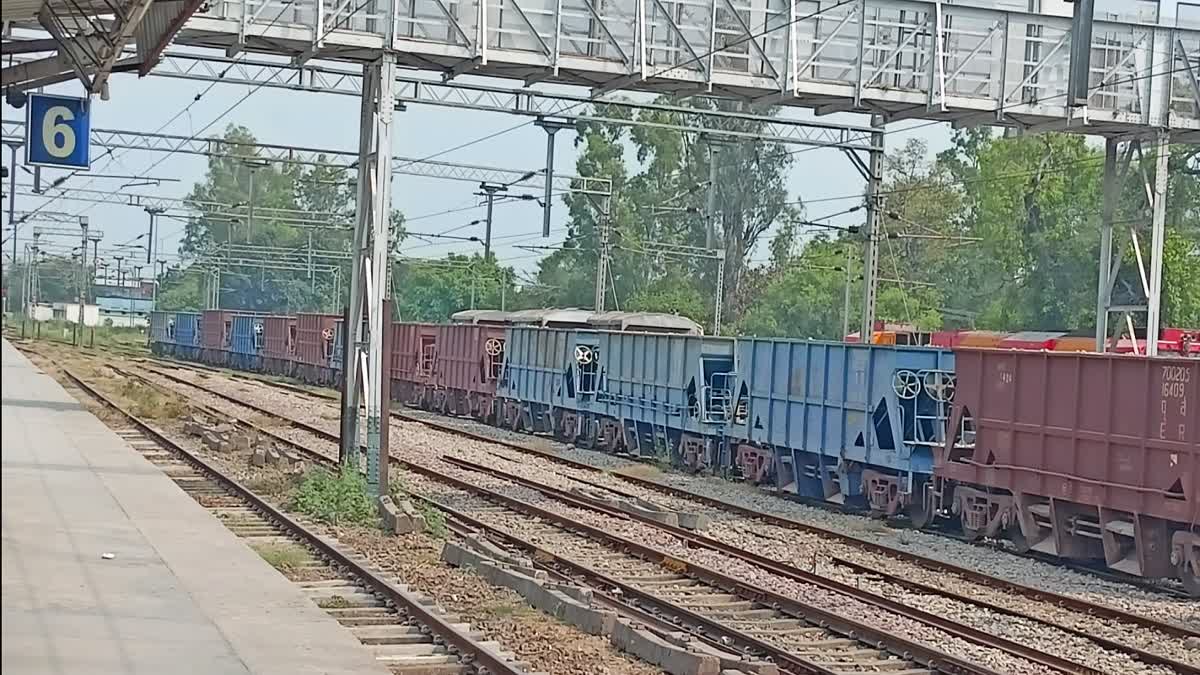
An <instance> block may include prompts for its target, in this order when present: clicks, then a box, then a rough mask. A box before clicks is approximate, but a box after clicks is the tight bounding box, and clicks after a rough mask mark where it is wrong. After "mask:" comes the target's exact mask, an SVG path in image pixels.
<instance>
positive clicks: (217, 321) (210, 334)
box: [200, 309, 233, 349]
mask: <svg viewBox="0 0 1200 675" xmlns="http://www.w3.org/2000/svg"><path fill="white" fill-rule="evenodd" d="M232 321H233V312H227V311H225V310H221V309H206V310H204V311H203V312H201V313H200V346H201V347H202V348H204V349H227V348H228V347H229V332H230V328H231V325H230V324H231V323H232Z"/></svg>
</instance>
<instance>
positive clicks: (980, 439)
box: [928, 350, 1200, 594]
mask: <svg viewBox="0 0 1200 675" xmlns="http://www.w3.org/2000/svg"><path fill="white" fill-rule="evenodd" d="M955 358H956V371H957V375H958V382H957V392H956V394H955V397H954V408H953V413H952V416H951V420H950V425H949V428H951V429H959V430H960V431H958V432H957V433H955V434H951V435H949V436H948V437H947V439H946V442H945V444H944V445H943V446H942V447H941V448H940V449H939V452H938V454H937V457H936V467H935V472H936V475H937V479H936V480H935V482H934V484H932V485H931V486H930V490H929V494H928V498H929V499H930V501H931V503H932V506H933V507H934V508H937V509H939V510H944V511H950V512H953V513H956V514H959V518H960V520H961V522H962V526H963V531H964V532H966V533H967V534H968V535H971V536H980V535H993V536H994V535H1007V536H1008V537H1009V538H1011V539H1012V540H1013V541H1014V542H1015V543H1016V544H1017V545H1018V546H1019V547H1021V548H1028V549H1033V550H1037V551H1042V552H1045V553H1048V554H1051V555H1054V556H1058V557H1062V558H1070V559H1102V560H1104V561H1105V563H1106V564H1107V565H1108V566H1109V567H1110V568H1112V569H1115V570H1119V571H1122V572H1127V573H1131V574H1137V575H1141V576H1147V577H1167V576H1178V577H1179V578H1181V579H1182V580H1183V581H1184V583H1185V585H1186V586H1187V587H1188V589H1189V591H1190V592H1191V593H1193V594H1200V581H1198V579H1200V361H1198V360H1195V359H1185V358H1170V357H1166V358H1144V357H1143V358H1137V357H1128V356H1114V355H1099V354H1065V353H1045V352H1043V353H1035V352H1022V351H1002V350H960V351H957V352H956V354H955ZM959 422H962V423H963V424H962V425H961V426H959ZM968 435H969V436H970V437H971V438H970V439H964V438H963V437H964V436H968ZM964 440H972V441H973V443H964V442H962V441H964Z"/></svg>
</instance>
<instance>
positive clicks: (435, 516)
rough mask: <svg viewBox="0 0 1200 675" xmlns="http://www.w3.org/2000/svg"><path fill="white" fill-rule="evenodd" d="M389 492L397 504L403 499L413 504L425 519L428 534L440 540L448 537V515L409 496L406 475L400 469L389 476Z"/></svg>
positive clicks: (393, 470)
mask: <svg viewBox="0 0 1200 675" xmlns="http://www.w3.org/2000/svg"><path fill="white" fill-rule="evenodd" d="M388 491H389V492H390V493H391V495H392V501H394V502H396V503H399V502H400V500H402V499H407V500H409V501H410V502H412V504H413V506H415V507H416V509H417V510H418V511H420V512H421V515H422V516H424V518H425V531H426V532H428V533H429V534H430V535H431V536H433V537H436V538H438V539H445V538H446V535H447V534H449V530H448V529H447V528H446V514H445V513H442V512H441V511H440V510H439V509H438V508H437V507H435V506H432V505H431V504H429V503H428V502H426V501H425V500H423V499H414V498H412V497H411V496H409V490H408V486H407V485H406V484H405V481H404V473H403V472H402V471H400V470H399V469H396V468H393V469H391V473H390V474H389V475H388Z"/></svg>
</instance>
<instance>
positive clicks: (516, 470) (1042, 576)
mask: <svg viewBox="0 0 1200 675" xmlns="http://www.w3.org/2000/svg"><path fill="white" fill-rule="evenodd" d="M173 374H176V375H177V376H179V377H182V378H185V379H194V378H200V379H197V380H196V381H198V382H201V383H202V384H204V385H205V386H209V387H212V388H214V389H217V390H220V391H223V392H225V393H228V394H231V395H234V396H238V397H242V398H244V399H245V400H247V401H249V402H253V403H257V404H259V405H263V406H266V407H268V408H270V409H278V410H281V411H284V412H285V414H287V415H289V416H291V417H293V418H296V419H301V420H304V421H306V422H308V423H310V424H313V425H314V426H319V427H321V428H324V429H327V430H330V431H333V432H336V430H337V422H336V412H337V409H336V404H335V402H333V401H329V400H322V399H320V398H314V397H311V396H307V395H302V394H297V393H294V392H291V391H287V390H284V389H280V388H277V387H274V386H271V385H269V384H265V383H254V382H249V381H246V380H243V379H230V378H227V377H221V376H214V375H211V374H204V375H200V374H199V373H198V372H197V371H194V370H190V369H186V368H181V369H178V370H177V371H176V372H175V373H173ZM174 386H176V387H181V386H182V385H178V384H175V385H174ZM188 389H189V392H187V393H188V394H189V395H197V396H202V397H208V400H211V401H212V405H213V406H214V407H218V408H220V407H221V406H220V405H219V404H218V402H221V403H224V405H231V404H228V403H226V402H223V401H221V399H220V398H219V397H216V396H212V395H209V394H204V393H202V392H199V391H198V390H195V389H191V388H188ZM206 402H207V401H206ZM406 414H408V411H406ZM421 414H427V413H421ZM436 419H437V420H438V421H440V422H444V421H445V419H444V418H440V417H437V418H436ZM454 424H455V425H462V426H463V428H467V429H469V430H471V431H474V432H480V431H481V430H482V431H484V432H485V433H489V434H494V435H497V436H499V435H501V434H503V435H506V436H508V437H511V438H512V439H513V440H518V441H521V442H524V443H527V444H528V443H530V442H531V441H532V442H534V443H536V444H537V445H538V446H539V447H547V448H550V447H554V446H558V447H562V446H561V445H560V444H556V443H553V442H552V441H548V440H546V439H533V438H531V437H529V436H526V435H522V434H513V433H512V432H506V431H503V430H498V429H492V428H490V427H486V426H483V425H478V424H476V423H474V422H471V421H468V420H454ZM392 428H393V430H394V431H395V432H396V434H395V435H394V436H393V454H396V455H398V456H401V457H403V458H404V459H406V460H408V461H414V462H419V463H422V464H424V465H426V466H432V465H434V464H436V466H433V468H436V469H437V470H439V471H444V472H446V473H448V474H451V475H462V474H463V473H464V470H463V469H460V468H458V467H454V466H451V465H448V464H446V463H444V462H436V463H435V462H432V461H431V460H432V458H436V457H438V456H440V455H442V454H447V453H450V454H453V455H454V456H457V457H462V458H464V459H467V460H470V461H473V462H477V463H480V464H485V465H488V466H494V467H495V468H498V469H500V470H503V471H506V472H510V473H512V474H515V475H520V476H522V477H525V478H528V479H530V480H534V481H538V482H541V483H544V484H547V485H551V486H554V487H558V488H560V489H570V488H572V487H579V486H580V485H581V483H579V482H577V480H579V479H581V480H583V481H587V483H589V484H592V485H604V486H607V487H610V488H612V489H614V490H616V491H617V493H618V494H622V495H636V496H639V497H641V498H644V499H648V500H650V501H653V502H655V503H656V504H659V505H662V506H664V507H668V508H672V509H677V510H683V511H690V512H700V513H705V514H706V515H708V516H709V517H711V518H712V519H713V524H712V526H711V527H710V528H709V530H708V532H707V534H708V535H709V536H711V537H713V538H714V539H717V540H719V541H722V542H725V543H728V544H731V545H734V546H737V547H739V548H744V549H746V550H749V551H752V552H755V553H759V554H761V555H765V556H768V557H771V558H773V559H776V560H780V561H784V562H787V563H789V564H792V565H794V566H796V567H799V568H801V569H805V570H810V571H814V572H817V573H819V574H820V575H822V576H825V577H828V578H831V579H835V580H838V581H842V582H845V583H850V584H853V585H859V586H862V587H864V588H869V589H870V590H872V591H875V592H877V593H879V594H882V595H885V596H886V597H889V598H892V599H894V600H898V601H900V602H904V603H906V604H911V605H913V606H916V607H921V608H923V609H926V610H927V611H931V612H934V613H937V614H940V615H943V616H947V617H953V618H954V619H955V620H957V621H960V622H962V623H964V624H966V625H972V626H975V627H977V628H982V629H988V630H991V631H993V632H994V633H995V634H996V635H1001V636H1004V637H1007V638H1009V639H1012V640H1014V641H1020V642H1022V643H1025V644H1028V645H1031V646H1035V647H1037V648H1039V649H1042V650H1043V651H1047V652H1052V653H1057V654H1061V655H1063V656H1066V657H1067V658H1070V659H1072V660H1075V661H1077V662H1079V663H1083V664H1086V665H1088V666H1091V667H1094V668H1097V669H1100V670H1104V671H1106V672H1115V673H1138V674H1140V673H1147V674H1151V673H1153V674H1157V673H1167V672H1171V671H1170V670H1169V669H1164V668H1161V667H1153V666H1147V665H1146V664H1144V663H1141V662H1139V661H1136V660H1133V659H1131V658H1130V657H1129V656H1128V655H1127V654H1124V653H1116V652H1112V651H1109V650H1105V649H1102V648H1099V647H1097V645H1096V644H1095V643H1093V642H1091V641H1089V640H1087V639H1085V638H1082V637H1079V636H1075V635H1071V634H1069V633H1067V632H1065V631H1060V630H1057V629H1055V628H1052V627H1047V626H1046V625H1045V624H1043V623H1041V622H1040V621H1032V620H1030V619H1025V618H1020V617H1014V616H1012V615H1011V614H1007V613H996V612H991V611H988V610H984V609H981V608H979V607H977V606H974V605H971V604H969V603H966V602H962V601H957V600H952V599H949V598H946V597H944V596H938V595H932V594H928V593H918V592H914V591H911V590H907V589H905V588H902V587H899V586H897V585H895V584H891V583H887V582H884V581H881V580H878V579H874V578H871V577H870V576H864V575H863V574H862V573H861V572H858V571H854V570H850V569H848V568H846V567H844V566H843V565H842V564H840V563H839V559H840V560H846V561H849V562H853V563H860V564H864V565H868V566H871V567H875V568H877V569H886V570H887V571H889V572H891V573H894V574H897V575H900V576H903V577H904V578H905V579H910V580H912V581H916V582H919V583H924V584H927V585H930V586H935V587H942V588H952V589H953V591H954V592H955V593H958V594H960V595H963V596H966V597H971V598H979V599H980V600H983V601H986V602H988V603H991V604H994V605H995V606H997V607H1001V608H1004V609H1008V610H1012V611H1015V612H1020V613H1023V614H1028V615H1031V616H1033V617H1036V618H1037V619H1041V620H1045V621H1052V622H1055V623H1057V624H1059V625H1062V626H1066V627H1071V628H1074V629H1077V630H1079V631H1084V632H1085V633H1087V634H1089V635H1095V636H1098V637H1103V638H1107V639H1109V640H1112V641H1115V642H1118V643H1121V644H1125V645H1129V646H1131V647H1134V648H1137V649H1142V650H1145V651H1148V652H1151V653H1154V654H1158V655H1162V656H1166V657H1168V658H1172V659H1174V660H1177V661H1179V662H1181V663H1186V664H1190V665H1193V666H1198V665H1200V646H1198V645H1194V644H1190V643H1189V642H1187V641H1184V640H1181V639H1179V638H1175V637H1171V636H1166V635H1163V634H1160V633H1157V632H1156V631H1153V630H1150V629H1147V628H1144V627H1139V626H1130V625H1127V624H1122V623H1120V622H1116V621H1113V620H1111V619H1102V618H1099V617H1094V616H1089V615H1086V614H1082V613H1080V612H1077V611H1073V610H1069V609H1065V608H1061V607H1058V606H1056V605H1053V604H1051V603H1048V602H1038V601H1035V600H1031V599H1028V598H1023V597H1019V596H1014V595H1011V594H1006V593H1003V592H1001V591H997V590H995V589H992V588H988V587H986V586H982V585H980V584H978V583H975V582H971V581H968V580H965V579H961V578H958V577H949V576H947V575H946V574H942V573H937V572H933V571H931V570H928V569H925V568H922V567H920V566H917V565H915V564H912V563H907V562H904V561H902V560H898V559H895V558H891V557H885V556H880V555H879V554H876V553H871V552H866V551H863V550H861V549H859V548H856V547H854V546H852V545H849V544H846V543H844V542H840V541H836V540H831V539H828V538H822V537H820V536H818V535H814V534H809V533H804V532H798V531H796V530H793V529H788V528H784V527H779V526H775V525H770V524H766V523H763V522H760V521H755V520H752V519H748V518H746V517H744V516H740V515H738V514H733V513H730V512H728V511H724V510H721V509H716V508H712V507H709V506H705V505H702V504H699V503H696V502H692V501H689V500H684V499H679V498H675V497H671V496H666V495H663V494H661V493H658V492H655V491H652V490H648V489H645V488H642V487H640V486H637V485H634V484H630V483H628V482H625V481H621V480H619V479H618V478H615V477H612V476H608V475H604V474H598V473H590V472H584V471H582V470H579V469H575V468H572V467H567V466H563V465H558V464H552V463H550V462H548V461H547V460H544V459H541V458H536V457H532V458H531V456H530V455H529V454H527V453H521V452H519V451H517V450H513V449H511V448H507V447H505V446H501V445H498V444H494V443H485V442H480V441H476V440H473V439H467V438H463V437H460V436H457V435H455V434H452V433H448V432H443V431H437V430H433V429H429V428H428V427H426V426H424V425H421V424H418V423H415V422H406V421H401V420H395V419H393V420H392ZM280 433H281V434H282V435H285V436H287V435H289V434H297V438H296V440H297V441H298V442H302V443H305V444H310V443H312V441H311V440H305V439H302V438H301V437H300V435H303V436H305V437H307V439H312V438H313V435H312V434H309V433H307V432H303V431H300V430H296V429H290V428H289V429H287V430H286V431H284V430H280ZM320 443H322V444H325V445H328V446H332V445H333V444H332V443H328V442H327V441H323V440H322V441H320ZM570 455H571V456H572V458H575V459H581V458H583V457H596V456H599V457H601V458H603V459H604V464H605V465H606V466H605V467H604V468H608V467H612V466H621V465H624V466H629V465H630V464H631V463H629V462H625V461H623V460H620V458H614V457H610V456H605V455H600V454H599V453H591V452H587V451H573V452H571V453H570ZM638 466H641V465H638ZM456 472H457V473H456ZM465 473H467V474H470V476H471V477H472V480H482V479H483V478H487V479H488V480H491V481H495V482H494V483H491V484H495V485H497V486H505V487H506V488H507V489H513V488H514V486H513V485H512V484H511V483H508V482H506V481H502V480H499V479H495V478H492V477H481V475H480V474H478V473H473V472H465ZM657 479H659V480H662V481H663V482H664V483H668V484H672V485H676V486H679V487H684V488H686V489H689V490H693V491H696V492H700V493H704V494H710V495H711V496H714V497H718V498H721V499H725V500H727V501H731V502H735V503H739V504H741V505H744V506H752V507H755V508H759V509H761V510H763V511H771V512H775V513H779V514H780V515H785V516H788V517H792V518H796V519H797V520H801V521H803V522H812V523H813V524H816V525H818V526H822V527H829V528H831V529H844V528H843V526H846V525H849V526H850V529H852V530H853V533H854V534H855V535H857V536H860V537H862V538H864V539H868V540H873V541H878V542H880V543H885V544H889V545H892V546H895V547H897V548H901V549H904V548H908V549H910V550H914V551H917V550H919V551H920V552H921V553H922V554H923V555H928V556H930V557H934V558H940V559H945V560H947V561H948V562H951V563H954V564H959V565H965V566H969V567H975V568H977V569H981V571H985V572H986V573H988V574H992V575H995V576H1000V577H1003V578H1009V579H1012V580H1013V581H1017V582H1019V583H1022V584H1025V585H1030V586H1035V587H1042V588H1046V589H1048V590H1053V591H1057V592H1060V593H1065V594H1070V595H1075V596H1076V597H1081V598H1082V599H1085V600H1088V601H1090V602H1100V603H1101V604H1106V605H1109V606H1114V607H1117V608H1120V609H1123V610H1125V611H1131V612H1137V613H1139V614H1142V615H1145V616H1150V617H1152V618H1156V619H1160V620H1165V621H1173V622H1176V623H1179V624H1182V625H1188V626H1192V627H1200V619H1198V616H1200V615H1198V612H1200V610H1197V608H1196V606H1195V605H1196V603H1189V602H1187V601H1180V600H1175V599H1170V598H1164V597H1161V596H1156V595H1154V594H1153V593H1146V592H1144V591H1140V590H1137V589H1132V588H1130V587H1129V586H1127V585H1123V584H1114V583H1111V582H1107V581H1102V580H1098V579H1094V578H1090V577H1088V576H1087V575H1082V574H1078V573H1074V572H1070V571H1068V570H1063V569H1062V568H1057V567H1054V566H1051V565H1046V564H1043V563H1040V562H1037V561H1031V560H1028V559H1024V558H1018V557H1014V556H1011V555H1008V554H1005V553H1003V552H997V551H989V550H987V549H982V548H980V547H978V546H971V545H967V544H963V543H962V542H955V541H950V540H947V539H946V538H944V537H939V536H936V535H928V534H924V533H919V532H912V531H899V532H897V531H892V530H889V529H887V528H884V527H882V526H881V524H879V523H878V522H877V521H871V520H869V519H865V518H861V517H856V516H848V515H845V514H836V513H829V512H825V511H822V510H820V509H814V508H811V507H806V506H803V505H799V504H794V503H791V502H787V501H785V500H781V499H778V498H775V497H773V496H770V495H766V494H763V493H761V492H757V491H755V490H753V489H749V490H747V489H746V486H741V485H736V484H731V483H728V482H724V481H720V480H718V479H704V478H692V477H683V476H677V475H674V474H671V475H667V474H664V475H662V476H658V477H657ZM522 489H523V488H522ZM526 492H528V493H529V494H531V495H538V494H539V493H536V492H532V491H526ZM543 501H544V498H541V499H539V504H540V503H542V502H543ZM553 504H554V505H555V508H567V507H565V506H563V505H562V504H560V503H558V502H553ZM547 508H549V507H547ZM576 511H578V509H576ZM556 512H557V511H556ZM582 512H583V513H587V514H590V516H591V517H596V516H597V515H598V514H596V513H595V512H591V511H582ZM801 514H802V515H801ZM572 517H574V516H572ZM602 518H605V519H606V520H604V521H603V522H604V523H607V524H605V525H604V527H606V528H609V529H611V527H610V525H611V524H612V523H614V522H617V521H614V520H612V519H611V518H608V517H602ZM621 527H626V528H633V529H632V530H631V531H633V532H636V534H634V535H630V536H632V537H633V538H636V539H637V540H639V541H649V539H643V537H654V539H653V540H654V541H660V540H662V538H663V536H664V535H663V533H662V532H661V531H659V530H655V529H654V528H650V527H648V526H645V525H642V524H640V523H633V522H629V521H621ZM667 539H669V540H671V541H672V542H677V540H675V539H673V538H672V537H670V536H669V535H667ZM968 554H969V558H968V557H966V556H967V555H968ZM682 555H684V556H685V557H686V555H693V556H699V557H696V558H686V559H689V560H693V561H695V562H697V563H699V564H705V565H709V564H712V565H716V566H718V567H723V568H727V567H728V566H729V565H730V564H735V563H736V564H741V565H746V563H744V562H742V561H731V560H730V559H729V558H728V557H726V556H724V555H723V554H718V553H714V552H711V551H694V550H693V551H684V552H683V554H682ZM706 556H719V557H718V558H717V559H708V558H706ZM972 563H974V564H972ZM745 573H746V574H748V575H764V574H766V575H768V577H767V578H766V580H765V581H764V584H765V585H768V587H771V588H776V587H777V585H779V586H778V587H780V588H783V587H787V586H788V585H789V584H791V585H794V582H791V581H790V580H786V579H781V578H778V577H773V575H769V573H767V572H765V571H763V570H761V569H759V568H755V567H753V566H748V569H746V570H745ZM747 578H757V577H752V576H751V577H747ZM1060 581H1061V582H1062V585H1059V582H1060ZM792 590H794V591H795V592H799V593H803V595H801V596H793V597H801V598H803V599H810V598H811V597H812V589H811V588H808V587H805V588H799V589H792ZM788 594H789V595H791V594H790V593H788ZM843 599H844V598H843ZM925 630H928V629H925ZM904 634H907V633H904ZM1191 642H1195V641H1191ZM955 653H957V652H955ZM963 656H964V658H969V657H967V656H966V655H965V654H963ZM1022 672H1023V671H1022Z"/></svg>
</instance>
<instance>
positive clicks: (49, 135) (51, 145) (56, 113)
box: [42, 105, 75, 159]
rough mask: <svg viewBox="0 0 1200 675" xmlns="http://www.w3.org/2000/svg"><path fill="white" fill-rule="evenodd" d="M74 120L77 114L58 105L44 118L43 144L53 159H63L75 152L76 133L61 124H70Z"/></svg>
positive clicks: (47, 112)
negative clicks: (63, 122)
mask: <svg viewBox="0 0 1200 675" xmlns="http://www.w3.org/2000/svg"><path fill="white" fill-rule="evenodd" d="M73 119H75V113H73V112H71V110H70V109H69V108H67V107H65V106H61V105H56V106H54V107H53V108H51V109H49V110H47V111H46V116H45V117H43V118H42V143H43V144H44V145H45V146H46V152H48V153H50V156H51V157H57V158H59V159H62V158H64V157H70V156H71V153H72V152H75V131H74V130H73V129H71V127H70V126H68V125H66V124H60V122H61V121H63V120H66V121H67V122H70V121H71V120H73Z"/></svg>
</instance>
